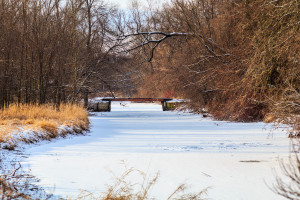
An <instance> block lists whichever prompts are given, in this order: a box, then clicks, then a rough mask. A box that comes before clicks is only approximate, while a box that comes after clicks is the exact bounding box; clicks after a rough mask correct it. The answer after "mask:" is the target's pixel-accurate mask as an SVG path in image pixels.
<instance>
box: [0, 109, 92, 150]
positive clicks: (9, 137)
mask: <svg viewBox="0 0 300 200" xmlns="http://www.w3.org/2000/svg"><path fill="white" fill-rule="evenodd" d="M88 127H89V120H88V113H87V112H86V110H85V109H84V108H83V107H82V106H80V105H75V104H61V105H60V106H59V108H57V107H56V106H55V105H53V104H45V105H38V104H11V105H9V106H8V107H5V108H3V109H1V110H0V148H2V149H11V150H12V149H14V148H15V147H16V146H17V145H18V144H19V143H22V142H23V143H35V142H38V141H41V140H50V139H53V138H56V137H64V136H66V135H67V134H74V133H82V132H83V131H85V130H87V129H88Z"/></svg>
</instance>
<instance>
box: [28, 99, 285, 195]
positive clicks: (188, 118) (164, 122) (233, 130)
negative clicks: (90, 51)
mask: <svg viewBox="0 0 300 200" xmlns="http://www.w3.org/2000/svg"><path fill="white" fill-rule="evenodd" d="M90 119H91V124H92V127H91V132H90V133H89V134H88V135H87V136H73V137H71V138H68V139H60V140H56V141H54V142H51V143H44V144H40V145H33V146H31V147H29V148H27V151H26V154H28V158H27V159H26V160H25V161H24V163H23V164H25V165H26V166H27V167H28V168H30V169H31V172H32V174H33V175H35V176H36V177H38V178H40V179H41V181H40V185H42V186H44V187H49V188H53V187H54V188H55V190H54V194H56V195H61V196H64V197H66V196H68V197H76V196H77V195H78V194H79V193H80V189H83V190H88V191H91V192H103V191H105V190H106V184H111V183H113V180H112V174H115V175H116V176H119V175H121V174H122V173H123V172H124V171H125V168H126V166H127V167H134V168H135V169H138V170H141V171H143V172H145V173H147V174H148V175H153V174H155V173H156V172H159V173H160V179H159V181H158V183H157V185H155V186H154V188H153V190H152V191H151V194H153V196H155V197H156V198H157V199H167V197H168V196H169V195H170V194H171V193H172V192H173V191H174V190H175V189H176V187H177V186H179V185H180V184H181V183H187V185H188V186H190V187H189V190H190V191H194V192H197V191H200V190H202V189H204V188H207V187H210V189H209V190H208V193H207V198H208V199H216V200H226V199H228V200H235V199H243V200H250V199H251V200H252V199H264V200H268V199H270V200H276V199H278V200H279V199H283V198H282V197H280V196H278V195H276V194H275V193H273V192H272V191H271V189H270V188H269V187H272V184H273V183H274V180H275V177H274V170H278V169H279V161H278V159H279V158H284V157H287V156H288V155H289V139H288V138H287V135H286V134H285V133H284V132H283V131H280V130H276V131H273V132H271V131H270V127H271V126H270V125H268V124H264V123H228V122H219V121H213V120H211V119H210V118H202V117H201V116H200V115H194V114H190V113H183V112H176V111H175V112H163V111H162V108H161V105H160V104H147V103H125V104H124V102H123V103H122V104H120V103H119V102H113V103H112V112H107V113H97V114H96V115H95V116H91V117H90ZM124 163H125V164H124ZM132 179H135V178H134V177H132ZM50 191H52V189H51V190H50Z"/></svg>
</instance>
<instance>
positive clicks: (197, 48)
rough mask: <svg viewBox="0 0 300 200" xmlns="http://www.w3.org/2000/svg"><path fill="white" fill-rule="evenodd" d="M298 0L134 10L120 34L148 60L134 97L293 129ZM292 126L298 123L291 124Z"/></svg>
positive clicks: (184, 0) (179, 1)
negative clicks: (182, 102)
mask: <svg viewBox="0 0 300 200" xmlns="http://www.w3.org/2000/svg"><path fill="white" fill-rule="evenodd" d="M299 6H300V3H299V1H297V0H276V1H269V0H255V1H247V0H233V1H232V0H173V1H171V3H168V4H165V5H164V6H163V7H162V8H160V9H153V7H152V8H151V9H150V8H149V9H148V10H147V12H144V13H143V12H138V11H139V9H136V10H135V13H139V14H135V16H136V18H138V20H134V21H133V23H132V24H133V25H132V26H133V28H132V30H133V31H132V32H131V33H134V34H127V35H126V34H125V37H124V36H123V37H121V39H122V40H124V41H126V42H127V43H128V44H131V45H128V48H127V51H128V52H131V53H132V55H134V56H135V55H142V58H143V60H144V61H151V69H152V73H150V75H149V70H148V71H147V70H145V74H146V75H145V78H144V79H143V80H144V81H142V83H140V90H139V91H140V93H139V94H140V95H144V96H153V95H156V96H166V95H170V96H172V97H181V98H187V99H190V100H191V103H190V108H191V109H193V110H194V111H196V112H202V111H203V110H206V111H207V110H208V111H209V112H210V113H211V114H212V115H213V116H214V117H215V118H217V119H225V120H236V121H257V120H262V119H264V118H266V117H269V118H271V117H270V115H271V116H275V117H278V118H279V119H280V120H282V121H284V122H285V123H292V124H294V125H295V128H296V129H297V126H298V129H299V114H300V111H299V108H300V102H299V101H300V100H299V99H300V98H299V91H300V78H299V77H300V67H299V59H300V54H299V51H300V45H299V38H300V35H299V32H300V13H299ZM297 124H298V125H297Z"/></svg>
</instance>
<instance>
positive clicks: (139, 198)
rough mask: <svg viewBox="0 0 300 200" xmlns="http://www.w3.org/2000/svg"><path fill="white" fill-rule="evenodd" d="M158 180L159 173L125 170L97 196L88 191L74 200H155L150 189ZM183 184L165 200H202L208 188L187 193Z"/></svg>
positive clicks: (132, 169)
mask: <svg viewBox="0 0 300 200" xmlns="http://www.w3.org/2000/svg"><path fill="white" fill-rule="evenodd" d="M133 177H134V178H135V179H139V181H137V182H132V181H130V180H131V178H133ZM158 180H159V173H156V174H154V175H152V176H149V175H147V174H145V173H144V172H142V171H140V170H136V169H134V168H130V169H127V170H126V171H125V172H124V173H123V174H122V175H121V176H114V183H113V184H112V185H107V191H106V192H104V193H102V194H100V195H97V194H93V193H90V192H88V191H82V193H81V194H80V195H79V196H78V197H77V198H76V200H86V199H94V200H155V199H156V198H154V197H153V195H152V194H151V192H152V189H153V188H154V187H155V186H156V184H157V182H158ZM187 189H188V187H187V186H186V185H185V184H181V185H179V186H178V187H177V188H175V189H174V191H173V192H172V193H171V194H170V195H169V196H168V198H167V199H166V200H204V199H205V198H204V195H206V192H207V190H208V189H209V188H205V189H202V190H200V191H198V192H196V193H190V192H187Z"/></svg>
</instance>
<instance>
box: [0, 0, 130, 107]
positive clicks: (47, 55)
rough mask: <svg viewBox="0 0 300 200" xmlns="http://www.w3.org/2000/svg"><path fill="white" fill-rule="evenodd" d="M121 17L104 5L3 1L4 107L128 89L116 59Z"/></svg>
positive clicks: (0, 80)
mask: <svg viewBox="0 0 300 200" xmlns="http://www.w3.org/2000/svg"><path fill="white" fill-rule="evenodd" d="M118 16H119V14H118V11H117V10H116V9H115V8H113V7H111V6H108V5H106V4H105V3H104V2H103V1H101V0H99V1H98V0H64V1H63V0H47V1H45V0H1V1H0V107H1V106H2V107H3V106H4V105H5V104H9V103H10V102H24V103H32V102H33V103H40V104H43V103H46V102H52V103H57V104H59V103H60V102H62V101H76V100H77V98H78V97H79V96H80V95H81V96H82V95H84V94H85V96H86V97H87V95H86V94H88V93H89V92H97V91H109V90H110V89H116V88H120V87H127V86H130V81H127V82H125V83H124V82H122V85H120V84H119V85H117V81H115V80H116V79H117V78H118V79H119V80H123V79H126V73H127V72H128V70H127V68H126V66H125V65H124V62H125V61H126V59H125V58H124V57H121V56H117V55H116V54H115V49H116V47H118V43H117V42H113V40H114V35H115V34H117V32H118V26H117V25H118V23H119V19H120V18H119V17H118ZM114 41H115V40H114ZM122 65H123V67H120V66H122ZM124 74H125V75H124Z"/></svg>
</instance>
